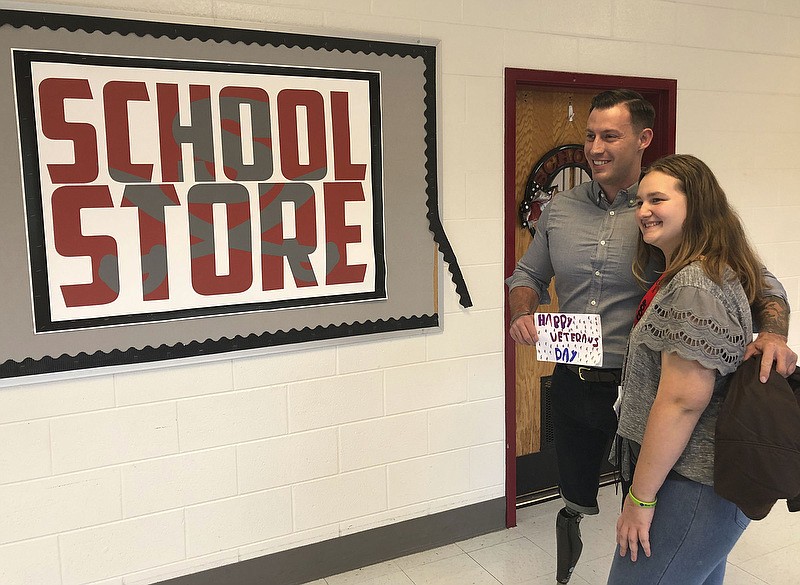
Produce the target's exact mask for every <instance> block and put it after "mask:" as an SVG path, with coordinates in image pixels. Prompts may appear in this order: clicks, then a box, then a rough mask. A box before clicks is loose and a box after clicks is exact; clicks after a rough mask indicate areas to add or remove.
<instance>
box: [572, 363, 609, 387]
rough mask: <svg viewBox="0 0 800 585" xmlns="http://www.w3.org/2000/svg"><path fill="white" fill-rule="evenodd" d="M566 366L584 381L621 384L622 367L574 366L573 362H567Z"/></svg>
mask: <svg viewBox="0 0 800 585" xmlns="http://www.w3.org/2000/svg"><path fill="white" fill-rule="evenodd" d="M565 366H566V368H567V369H568V370H569V371H571V372H573V373H574V374H576V375H577V376H578V377H579V378H580V379H581V380H583V381H584V382H613V383H614V384H619V381H620V380H621V378H622V370H621V369H615V370H601V369H598V368H589V367H587V366H573V365H572V364H565Z"/></svg>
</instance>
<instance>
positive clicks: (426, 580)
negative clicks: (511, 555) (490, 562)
mask: <svg viewBox="0 0 800 585" xmlns="http://www.w3.org/2000/svg"><path fill="white" fill-rule="evenodd" d="M406 574H407V575H408V576H409V577H410V578H411V581H413V583H414V585H498V581H497V579H495V578H494V577H492V576H491V575H490V574H489V573H488V572H487V571H486V570H485V569H484V568H483V567H481V566H480V565H479V564H478V563H476V562H475V561H474V560H473V559H472V558H471V557H470V556H469V555H467V554H463V555H459V556H457V557H451V558H449V559H444V560H442V561H437V562H435V563H428V564H426V565H421V566H419V567H414V568H412V569H408V571H406Z"/></svg>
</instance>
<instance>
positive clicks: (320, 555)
mask: <svg viewBox="0 0 800 585" xmlns="http://www.w3.org/2000/svg"><path fill="white" fill-rule="evenodd" d="M505 515H506V501H505V498H498V499H495V500H488V501H486V502H481V503H478V504H472V505H469V506H464V507H463V508H456V509H454V510H447V511H445V512H439V513H437V514H431V515H429V516H423V517H421V518H414V519H412V520H405V521H403V522H397V523H395V524H390V525H388V526H381V527H379V528H373V529H372V530H365V531H364V532H357V533H355V534H348V535H347V536H342V537H339V538H334V539H331V540H325V541H323V542H318V543H314V544H309V545H306V546H301V547H298V548H294V549H291V550H287V551H282V552H278V553H274V554H271V555H266V556H263V557H258V558H255V559H248V560H246V561H240V562H238V563H233V564H230V565H225V566H222V567H215V568H213V569H208V570H205V571H200V572H198V573H192V574H191V575H184V576H182V577H175V578H173V579H168V580H166V581H161V582H160V585H220V584H222V583H224V584H225V585H264V584H265V583H269V585H300V584H302V583H307V582H309V581H315V580H317V579H322V578H324V577H327V576H330V575H336V574H338V573H343V572H345V571H352V570H353V569H358V568H360V567H366V566H368V565H373V564H375V563H380V562H383V561H388V560H390V559H393V558H397V557H401V556H405V555H409V554H413V553H417V552H421V551H424V550H428V549H431V548H436V547H439V546H444V545H447V544H452V543H454V542H458V541H461V540H466V539H468V538H472V537H475V536H480V535H481V534H487V533H489V532H494V531H496V530H502V529H504V528H505Z"/></svg>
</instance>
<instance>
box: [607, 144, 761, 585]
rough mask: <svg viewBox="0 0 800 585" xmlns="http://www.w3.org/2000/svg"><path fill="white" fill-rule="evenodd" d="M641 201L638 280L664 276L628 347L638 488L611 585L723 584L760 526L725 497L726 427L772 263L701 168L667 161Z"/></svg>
mask: <svg viewBox="0 0 800 585" xmlns="http://www.w3.org/2000/svg"><path fill="white" fill-rule="evenodd" d="M637 198H638V204H639V208H638V210H637V213H636V217H637V221H638V223H639V229H640V232H641V234H640V238H639V244H638V250H637V257H636V259H635V261H634V274H635V275H637V278H640V277H641V275H643V274H644V273H645V268H646V267H647V266H648V262H649V261H650V260H651V259H652V258H653V257H655V259H656V261H657V262H660V263H661V265H662V266H663V268H664V272H663V274H662V276H661V277H660V278H659V280H658V281H657V282H656V283H655V284H654V285H653V286H652V287H651V289H650V290H649V291H648V293H647V295H645V298H644V300H643V301H642V305H641V306H640V308H639V311H638V314H637V321H636V323H635V325H634V328H633V330H632V331H631V336H630V339H629V342H628V353H627V357H626V360H625V367H624V373H623V383H622V393H621V403H620V418H619V428H618V431H617V433H618V436H617V449H616V452H617V454H618V458H619V460H620V464H621V468H622V474H623V480H624V481H623V486H624V487H625V488H627V490H626V496H625V500H624V503H623V508H622V513H621V514H620V517H619V520H618V521H617V545H618V546H617V551H618V553H619V554H618V555H615V557H614V561H613V563H612V567H611V573H610V575H609V578H608V583H609V585H642V584H647V585H656V584H661V585H693V584H696V585H722V580H723V576H724V574H725V563H726V559H727V555H728V553H729V552H730V550H731V549H732V548H733V545H734V544H735V543H736V541H737V540H738V539H739V537H740V536H741V534H742V532H743V531H744V529H745V528H746V527H747V524H748V522H749V520H748V518H747V517H746V516H745V515H744V514H743V513H742V512H741V511H740V510H739V509H738V508H737V507H736V505H735V504H733V503H731V502H729V501H727V500H725V499H723V498H721V497H720V496H718V495H717V494H716V493H715V492H714V488H713V467H714V427H715V423H716V419H717V414H718V412H719V407H720V404H721V402H722V399H723V398H724V395H725V389H726V381H727V378H728V377H729V376H730V375H731V374H732V373H733V372H734V370H736V368H737V367H738V366H739V364H740V363H741V362H742V358H743V356H744V352H745V346H746V345H747V344H748V343H749V342H750V341H751V339H752V335H753V325H752V317H751V313H750V305H751V304H753V303H754V302H757V301H758V300H759V296H760V291H762V290H763V286H764V282H763V276H762V264H761V262H760V261H759V260H758V258H757V256H756V254H755V253H754V252H753V250H752V248H751V247H750V245H749V244H748V242H747V238H746V236H745V233H744V230H743V229H742V225H741V223H740V221H739V218H738V217H737V215H736V213H735V212H734V211H733V210H732V209H731V207H730V205H729V204H728V201H727V198H726V197H725V193H724V192H723V191H722V189H721V187H720V186H719V183H718V182H717V179H716V177H714V174H713V173H712V172H711V170H710V169H709V168H708V167H707V166H706V165H705V163H703V162H702V161H700V160H699V159H697V158H695V157H693V156H690V155H672V156H668V157H665V158H663V159H661V160H659V161H657V162H656V163H654V164H653V165H652V166H651V167H650V168H649V169H648V170H647V171H646V174H645V176H644V178H643V179H642V181H641V183H640V185H639V190H638V195H637ZM640 280H641V278H640Z"/></svg>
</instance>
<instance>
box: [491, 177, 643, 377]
mask: <svg viewBox="0 0 800 585" xmlns="http://www.w3.org/2000/svg"><path fill="white" fill-rule="evenodd" d="M637 188H638V183H637V184H634V185H633V186H632V187H630V188H629V189H628V190H626V191H625V190H623V191H620V192H619V193H618V194H617V196H616V198H615V199H614V202H613V203H611V204H609V203H608V202H607V201H606V199H605V197H603V195H602V191H601V189H600V185H599V184H598V183H596V182H595V181H590V182H588V183H583V184H581V185H578V186H577V187H575V188H574V189H570V190H569V191H565V192H563V193H559V194H557V195H556V196H555V197H554V198H553V201H552V202H550V204H549V205H548V206H547V207H545V209H544V211H543V212H542V215H541V217H540V218H539V222H538V224H537V226H536V235H535V236H534V238H533V242H532V243H531V245H530V247H529V248H528V250H527V252H525V255H524V256H523V257H522V258H521V259H520V261H519V263H518V264H517V267H516V269H515V270H514V273H513V274H512V275H511V276H510V277H509V278H508V279H507V280H506V284H507V285H508V287H509V289H513V288H515V287H517V286H527V287H529V288H532V289H533V290H534V291H536V293H537V294H538V295H539V300H540V302H541V303H542V304H547V303H549V302H550V295H549V293H548V292H547V287H548V286H549V284H550V280H551V279H552V278H553V276H555V277H556V294H557V295H558V304H559V311H561V312H562V313H593V314H599V315H600V321H601V323H602V327H603V367H604V368H620V367H622V359H623V356H624V355H625V346H626V343H627V340H628V334H629V333H630V331H631V327H632V326H633V317H634V315H635V314H636V308H637V307H638V305H639V302H640V301H641V300H642V296H643V295H644V293H645V291H644V290H642V288H641V287H640V286H639V284H638V283H637V282H636V280H635V279H634V277H633V273H632V271H631V266H632V265H633V257H634V254H635V253H636V241H637V234H638V233H639V227H638V226H637V225H636V220H635V215H634V214H635V211H636V190H637ZM656 278H657V275H655V273H653V277H652V281H653V282H655V279H656Z"/></svg>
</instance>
